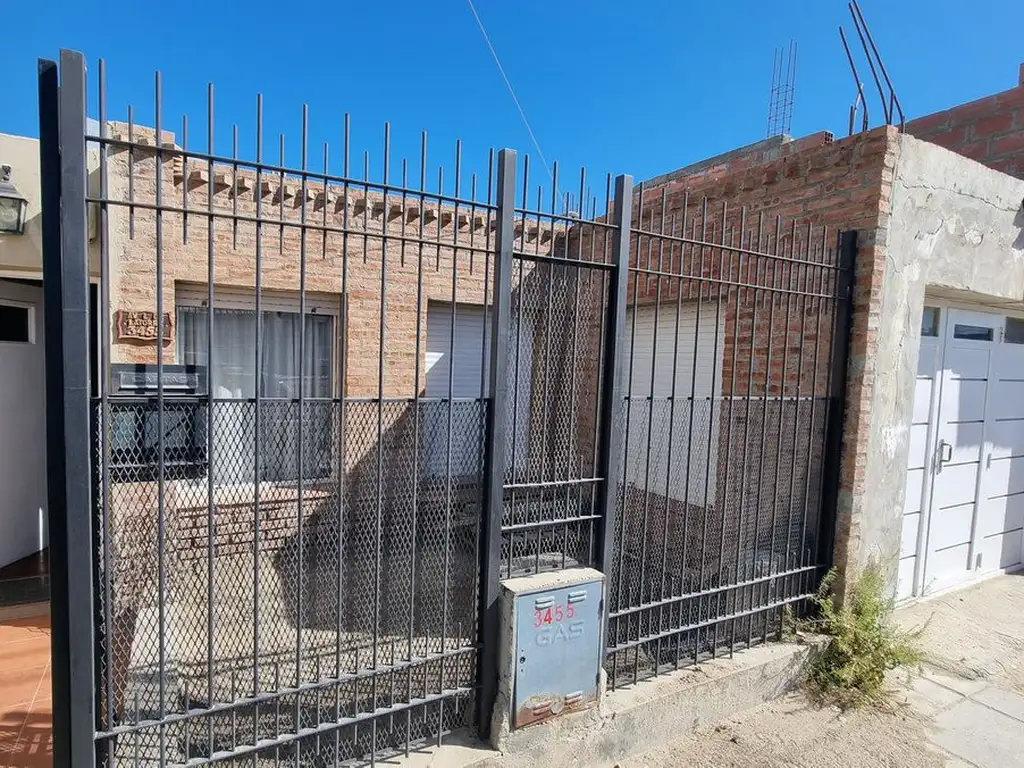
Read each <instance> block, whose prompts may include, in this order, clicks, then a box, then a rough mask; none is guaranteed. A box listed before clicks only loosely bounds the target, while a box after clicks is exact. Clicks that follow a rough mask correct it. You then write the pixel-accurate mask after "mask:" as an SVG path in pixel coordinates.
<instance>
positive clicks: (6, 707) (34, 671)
mask: <svg viewBox="0 0 1024 768" xmlns="http://www.w3.org/2000/svg"><path fill="white" fill-rule="evenodd" d="M44 678H45V684H44ZM49 685H50V683H49V666H48V665H46V664H44V665H42V666H36V667H13V666H8V667H6V668H4V669H0V712H10V711H11V710H12V709H14V708H16V707H19V706H22V705H26V706H27V705H30V704H31V703H32V700H33V699H34V698H35V697H36V695H37V694H38V693H40V691H42V689H43V688H44V687H46V688H49Z"/></svg>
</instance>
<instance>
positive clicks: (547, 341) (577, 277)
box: [502, 245, 609, 575]
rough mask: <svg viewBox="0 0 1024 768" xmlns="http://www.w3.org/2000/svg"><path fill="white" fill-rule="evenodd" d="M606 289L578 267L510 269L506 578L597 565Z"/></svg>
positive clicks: (526, 258) (592, 272)
mask: <svg viewBox="0 0 1024 768" xmlns="http://www.w3.org/2000/svg"><path fill="white" fill-rule="evenodd" d="M562 247H564V245H563V246H562ZM608 285H609V281H608V275H607V273H606V272H605V271H604V270H602V269H599V268H595V267H593V266H587V265H585V264H582V263H580V261H579V260H578V259H575V260H574V259H573V258H562V257H559V258H556V259H553V260H552V261H533V260H531V258H530V254H529V253H527V254H524V255H522V256H520V257H517V258H516V259H514V261H513V278H512V298H511V313H510V315H511V319H510V324H509V341H508V344H509V356H510V358H509V384H510V394H509V396H508V401H507V402H508V415H507V416H506V439H505V451H506V456H507V462H506V464H507V466H508V471H507V473H506V478H505V479H506V482H505V493H504V508H503V515H502V534H503V535H502V574H503V575H509V574H511V575H525V574H529V573H533V572H537V571H543V570H558V569H562V568H566V567H572V566H576V565H591V564H593V563H594V558H595V542H596V534H595V525H596V521H597V520H598V519H599V518H600V516H601V513H600V511H599V510H598V508H597V506H596V505H597V494H596V487H597V484H598V483H599V482H600V481H601V479H600V476H599V473H598V460H599V455H598V445H597V435H596V432H597V429H598V423H599V420H600V418H602V416H601V414H600V410H601V406H600V390H599V386H598V381H597V378H596V374H597V372H598V371H599V370H600V364H601V360H602V354H603V348H604V336H603V333H602V330H603V328H602V326H603V322H604V312H605V310H606V301H607V290H608Z"/></svg>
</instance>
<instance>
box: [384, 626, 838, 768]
mask: <svg viewBox="0 0 1024 768" xmlns="http://www.w3.org/2000/svg"><path fill="white" fill-rule="evenodd" d="M818 647H819V646H818V645H817V644H816V643H813V642H808V643H800V644H795V643H773V644H769V645H764V646H760V647H757V648H751V649H748V650H745V651H742V652H738V653H736V655H735V656H734V657H733V658H731V659H728V658H722V659H714V660H711V661H707V662H704V663H702V664H699V665H698V666H696V667H690V668H687V669H681V670H679V671H678V672H672V673H670V674H667V675H664V676H662V677H658V678H655V679H652V680H647V681H643V682H640V683H638V684H637V685H635V686H631V687H629V688H624V689H620V690H617V691H611V692H608V693H607V694H606V695H605V696H604V698H603V699H602V701H601V704H600V706H599V707H598V708H596V709H592V710H589V711H586V712H579V713H573V714H568V715H564V716H562V717H560V718H557V719H555V720H551V721H549V722H547V723H544V724H541V725H536V726H531V727H528V728H523V729H520V730H516V731H512V732H510V733H508V734H507V735H506V736H505V738H504V739H503V740H502V749H501V751H497V750H494V749H492V748H490V747H489V746H487V745H484V744H481V743H472V742H469V741H465V740H463V741H460V740H458V739H455V740H453V741H452V742H451V743H446V744H445V745H444V746H442V747H440V748H435V749H431V750H424V751H423V752H420V753H414V754H412V755H410V756H409V757H408V758H405V759H403V760H401V761H399V764H401V765H403V766H409V768H418V766H431V767H432V768H441V767H443V768H469V766H473V768H492V767H493V768H499V767H500V768H518V767H519V766H523V767H524V768H526V766H535V765H558V766H594V765H604V764H609V765H611V764H614V763H615V762H616V761H619V760H623V759H625V758H627V757H629V756H630V755H635V754H639V753H642V752H646V751H648V750H650V749H654V748H656V747H659V746H663V745H666V744H669V743H671V742H674V741H675V740H677V739H678V738H679V736H680V734H681V733H682V732H684V731H686V730H688V729H692V728H696V727H698V726H700V725H704V724H707V723H712V722H715V721H717V720H720V719H722V718H724V717H728V716H730V715H733V714H736V713H738V712H742V711H744V710H746V709H750V708H752V707H755V706H758V705H759V704H762V703H764V702H767V701H772V700H774V699H777V698H779V697H781V696H782V695H783V694H785V693H787V692H788V691H790V690H792V689H793V688H794V687H795V686H797V685H799V684H800V683H801V682H802V681H803V680H804V678H805V677H806V671H807V664H808V661H809V659H810V658H811V654H812V653H815V652H816V651H817V649H818Z"/></svg>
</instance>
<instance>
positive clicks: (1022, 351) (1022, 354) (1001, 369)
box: [995, 344, 1024, 380]
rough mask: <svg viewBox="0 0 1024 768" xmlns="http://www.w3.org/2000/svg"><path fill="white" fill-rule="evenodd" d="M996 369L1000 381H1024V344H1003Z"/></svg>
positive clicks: (1000, 347)
mask: <svg viewBox="0 0 1024 768" xmlns="http://www.w3.org/2000/svg"><path fill="white" fill-rule="evenodd" d="M995 369H996V375H997V376H998V377H999V378H1000V379H1020V380H1024V344H1001V345H1000V346H999V353H998V355H997V356H996V365H995Z"/></svg>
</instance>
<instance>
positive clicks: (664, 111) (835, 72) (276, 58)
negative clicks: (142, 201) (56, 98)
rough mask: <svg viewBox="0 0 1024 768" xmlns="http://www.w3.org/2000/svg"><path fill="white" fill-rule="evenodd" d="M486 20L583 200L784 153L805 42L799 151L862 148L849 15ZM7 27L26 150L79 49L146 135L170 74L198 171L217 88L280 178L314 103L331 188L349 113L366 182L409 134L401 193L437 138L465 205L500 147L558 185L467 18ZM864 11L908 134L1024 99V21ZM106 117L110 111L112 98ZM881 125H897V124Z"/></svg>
mask: <svg viewBox="0 0 1024 768" xmlns="http://www.w3.org/2000/svg"><path fill="white" fill-rule="evenodd" d="M476 3H477V8H478V11H479V13H480V16H481V17H482V19H483V21H484V23H485V25H486V27H487V29H488V31H489V33H490V35H491V38H492V41H493V43H494V46H495V48H496V49H497V51H498V54H499V55H500V57H501V59H502V61H503V63H504V65H505V69H506V70H507V72H508V74H509V77H510V78H511V80H512V83H513V85H514V86H515V88H516V90H517V91H518V95H519V98H520V100H521V102H522V103H523V106H524V108H525V110H526V113H527V116H528V117H529V119H530V121H531V123H532V125H533V129H534V131H535V133H536V135H537V138H538V140H539V142H540V145H541V147H542V149H543V151H544V154H545V155H546V156H547V158H548V159H549V160H554V159H557V160H558V161H559V163H560V166H561V168H562V171H561V173H562V177H563V179H564V178H565V177H566V176H572V177H574V178H577V179H578V173H579V171H578V169H579V168H580V166H581V165H586V166H587V168H588V169H589V173H590V175H591V178H598V177H603V174H604V173H606V172H609V171H610V172H626V173H632V174H633V175H634V176H635V177H637V178H644V177H649V176H652V175H655V174H658V173H662V172H665V171H668V170H672V169H674V168H677V167H680V166H682V165H685V164H687V163H690V162H694V161H697V160H700V159H702V158H705V157H708V156H710V155H713V154H716V153H718V152H722V151H725V150H728V149H731V148H734V147H736V146H739V145H742V144H745V143H749V142H751V141H756V140H758V139H761V138H763V137H764V135H765V131H766V121H767V109H768V98H769V86H770V79H771V66H772V54H773V49H774V47H775V46H777V45H784V44H786V43H787V42H788V40H789V39H790V38H793V39H795V40H796V41H797V43H798V45H799V68H798V73H797V84H796V85H797V91H796V104H795V110H794V116H793V128H792V132H793V133H794V134H797V135H800V134H806V133H810V132H813V131H816V130H819V129H822V128H827V129H831V130H833V131H835V132H836V133H837V134H838V135H845V133H846V122H847V113H848V108H849V104H850V102H851V100H852V97H853V92H854V91H853V83H852V78H851V75H850V72H849V69H848V67H847V64H846V61H845V57H844V54H843V51H842V48H841V45H840V42H839V37H838V33H837V26H838V25H839V24H840V23H843V24H845V25H846V26H847V29H848V32H852V29H851V27H850V25H849V16H848V14H847V11H846V4H845V2H843V1H842V0H775V2H764V1H763V0H731V1H728V2H718V3H707V2H699V3H698V2H692V0H674V1H673V2H668V1H667V0H665V1H656V0H633V2H629V3H627V2H602V0H476ZM4 5H5V9H4V13H3V16H4V21H5V25H4V26H5V27H6V29H7V32H6V33H5V35H4V37H5V39H4V42H3V44H2V45H0V65H2V67H3V72H4V83H5V89H4V91H5V92H4V95H3V99H2V102H0V103H2V106H0V131H2V132H5V133H16V134H28V135H35V134H36V133H37V122H36V121H37V117H36V80H35V72H36V59H37V58H38V57H40V56H55V55H56V54H57V51H58V49H59V48H61V47H67V48H75V49H78V50H81V51H83V52H84V53H85V55H86V57H87V59H88V60H89V62H90V63H91V65H93V66H92V75H94V74H95V66H94V64H95V61H96V60H97V59H98V58H100V57H102V58H104V59H106V62H107V67H108V110H109V113H110V116H111V117H123V116H124V114H125V108H126V105H127V104H128V103H132V104H134V105H135V109H136V119H137V121H138V122H140V123H150V124H151V121H152V117H153V72H154V71H155V70H157V69H159V70H161V72H162V73H163V79H164V116H165V118H164V119H165V124H166V127H168V128H177V127H178V126H180V121H181V115H182V114H183V113H187V114H188V115H189V132H190V146H193V147H194V148H197V149H199V148H205V135H206V126H205V120H206V84H207V82H210V81H212V82H214V83H215V85H216V101H217V109H216V137H217V147H216V149H217V151H219V152H228V151H230V137H231V124H232V123H237V124H238V125H239V130H240V133H241V136H242V154H243V155H245V156H250V157H251V156H252V152H253V146H254V140H253V136H254V126H255V100H256V93H257V92H262V93H263V95H264V99H265V104H266V106H265V128H264V130H265V140H264V141H265V146H266V148H267V149H266V151H267V155H268V159H271V160H273V161H276V160H277V157H278V150H277V147H278V138H277V137H278V135H279V133H281V132H282V131H283V132H284V133H285V135H286V150H287V152H286V162H288V163H289V164H297V163H298V162H299V160H300V158H299V126H300V115H301V105H302V104H303V102H306V103H308V104H309V108H310V120H311V128H310V147H311V149H310V156H311V158H310V159H311V165H312V166H313V167H316V168H320V167H321V164H322V144H323V142H324V141H325V140H326V141H329V142H330V143H331V145H332V149H331V152H332V158H333V159H334V163H333V165H334V168H333V169H332V170H333V171H335V172H338V171H340V157H341V146H342V143H341V124H342V115H343V114H344V112H346V111H348V112H351V113H352V121H353V137H352V148H353V155H354V156H355V157H356V158H358V159H355V160H354V161H353V164H354V165H355V166H356V167H360V168H361V164H362V151H363V150H364V149H369V150H370V153H371V163H372V164H373V167H374V168H375V169H376V168H379V164H380V159H381V147H382V135H383V130H382V126H383V123H384V121H385V120H390V121H391V124H392V136H393V140H392V151H393V159H392V168H393V173H394V175H393V178H392V180H393V181H397V180H398V173H399V169H400V167H401V161H400V158H401V157H402V156H403V155H407V156H408V157H409V158H410V164H411V166H413V167H414V168H416V167H417V166H418V157H419V149H418V148H419V131H420V130H423V129H425V130H427V131H428V133H429V143H430V171H429V174H428V178H430V179H431V180H432V182H431V183H433V184H436V175H437V171H436V167H437V163H439V162H443V163H444V164H445V166H446V173H447V178H448V180H449V181H450V180H451V178H452V172H453V170H454V163H453V157H454V143H455V139H456V138H461V139H463V142H464V149H463V158H464V159H463V167H464V169H465V171H466V177H465V180H464V182H463V183H464V184H468V173H469V172H471V171H480V172H484V169H485V167H486V156H487V150H488V148H490V147H500V146H510V147H514V148H517V149H519V150H521V151H528V152H529V153H530V154H531V155H533V156H534V157H533V160H534V163H535V167H539V163H537V162H536V151H535V150H534V148H533V146H532V142H531V141H530V138H529V136H528V134H527V132H526V130H525V128H524V126H523V124H522V122H521V120H520V118H519V115H518V112H517V111H516V108H515V105H514V104H513V102H512V100H511V98H510V96H509V94H508V92H507V90H506V89H505V85H504V83H503V82H502V80H501V77H500V75H499V73H498V71H497V69H496V67H495V65H494V63H493V61H492V59H491V58H490V54H489V52H488V50H487V48H486V46H485V44H484V41H483V38H482V37H481V35H480V31H479V29H478V28H477V26H476V22H475V21H474V19H473V16H472V14H471V12H470V10H469V7H468V5H467V4H466V2H465V0H434V1H433V2H414V1H413V0H389V1H388V2H358V3H355V2H350V1H349V0H335V1H334V2H323V3H320V4H319V7H317V3H316V2H304V3H287V2H286V3H275V2H269V1H268V0H249V1H248V2H235V0H206V2H195V1H194V0H177V1H176V2H172V3H121V4H117V5H107V6H106V7H104V5H105V4H104V3H102V2H101V3H81V2H73V1H72V0H53V2H51V3H50V5H48V6H45V7H44V6H40V5H36V4H35V3H31V2H8V3H4ZM862 7H863V9H864V12H865V14H866V15H867V17H868V21H869V23H870V24H871V26H872V30H873V31H874V34H875V37H876V40H877V41H878V43H879V46H880V48H881V51H882V55H883V56H884V57H885V60H886V64H887V65H888V67H889V70H890V72H891V74H892V77H893V80H894V82H895V84H896V87H897V90H898V92H899V94H900V96H901V99H902V101H903V104H904V106H905V109H906V111H907V113H908V116H916V115H921V114H927V113H929V112H933V111H935V110H938V109H941V108H943V107H946V106H949V105H952V104H956V103H960V102H963V101H967V100H970V99H974V98H978V97H980V96H983V95H986V94H989V93H994V92H997V91H1000V90H1004V89H1006V88H1010V87H1012V86H1014V85H1015V84H1016V82H1017V77H1016V76H1017V69H1018V65H1019V63H1020V62H1021V61H1022V60H1024V42H1022V38H1021V36H1020V35H1021V30H1022V29H1024V3H1022V2H1021V0H974V1H973V2H968V0H862ZM11 30H17V33H16V34H11V32H10V31H11ZM861 69H862V77H867V70H866V67H865V66H864V65H863V64H862V65H861ZM91 82H94V81H91ZM876 100H877V95H876ZM90 102H91V103H92V104H93V110H94V109H95V90H93V92H92V94H91V96H90ZM880 113H881V111H880V109H879V108H878V106H877V104H876V106H875V120H876V121H877V119H878V116H879V115H880ZM569 169H573V170H572V171H570V170H569ZM377 173H379V171H378V172H377ZM410 175H411V176H413V178H415V177H416V176H417V175H418V170H414V171H413V172H411V174H410ZM531 176H532V174H531ZM537 179H538V181H541V179H540V178H539V177H537ZM446 186H447V183H446ZM560 186H562V187H563V188H564V187H568V186H570V184H569V183H568V182H563V184H560Z"/></svg>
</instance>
